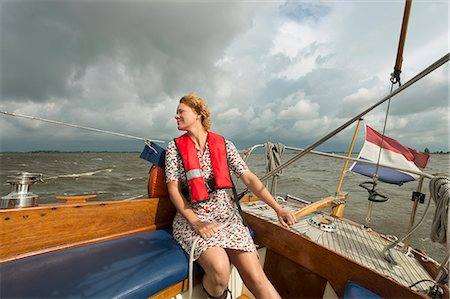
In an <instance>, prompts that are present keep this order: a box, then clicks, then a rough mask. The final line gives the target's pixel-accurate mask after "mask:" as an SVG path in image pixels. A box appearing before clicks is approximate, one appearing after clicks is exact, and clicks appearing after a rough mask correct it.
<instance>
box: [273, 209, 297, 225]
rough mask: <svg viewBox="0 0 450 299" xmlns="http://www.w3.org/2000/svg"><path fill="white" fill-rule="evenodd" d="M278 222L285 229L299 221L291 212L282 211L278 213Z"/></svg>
mask: <svg viewBox="0 0 450 299" xmlns="http://www.w3.org/2000/svg"><path fill="white" fill-rule="evenodd" d="M277 216H278V220H279V221H280V223H281V224H282V225H283V226H284V227H289V225H292V224H294V223H295V221H296V220H297V219H296V218H295V214H294V213H292V212H289V211H286V210H284V209H282V210H281V211H279V212H278V213H277Z"/></svg>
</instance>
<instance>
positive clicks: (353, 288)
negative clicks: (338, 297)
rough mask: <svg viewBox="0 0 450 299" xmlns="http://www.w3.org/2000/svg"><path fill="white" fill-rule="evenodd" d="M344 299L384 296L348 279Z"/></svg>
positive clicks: (380, 298) (376, 298)
mask: <svg viewBox="0 0 450 299" xmlns="http://www.w3.org/2000/svg"><path fill="white" fill-rule="evenodd" d="M343 299H382V297H380V296H378V295H377V294H375V293H374V292H372V291H369V290H368V289H366V288H364V287H362V286H360V285H359V284H357V283H355V282H353V281H348V282H347V283H346V284H345V289H344V297H343Z"/></svg>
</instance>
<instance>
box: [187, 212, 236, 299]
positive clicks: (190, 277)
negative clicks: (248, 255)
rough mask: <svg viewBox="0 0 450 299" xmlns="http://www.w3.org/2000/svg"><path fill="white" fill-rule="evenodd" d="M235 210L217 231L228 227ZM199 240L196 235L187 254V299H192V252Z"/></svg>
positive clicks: (198, 236)
mask: <svg viewBox="0 0 450 299" xmlns="http://www.w3.org/2000/svg"><path fill="white" fill-rule="evenodd" d="M236 211H237V210H236V209H235V210H234V211H233V213H232V214H231V216H230V217H228V219H227V220H226V221H225V222H224V223H223V224H221V225H220V226H219V227H218V228H217V230H218V231H219V230H221V229H223V228H224V227H226V226H228V224H229V223H230V222H231V219H233V217H234V216H235V215H236ZM200 238H201V236H200V235H197V236H196V237H195V239H194V241H193V242H192V247H191V251H190V253H189V296H188V298H189V299H192V289H193V288H194V279H193V278H194V277H193V276H194V274H193V273H194V251H195V247H196V246H197V242H198V240H199V239H200Z"/></svg>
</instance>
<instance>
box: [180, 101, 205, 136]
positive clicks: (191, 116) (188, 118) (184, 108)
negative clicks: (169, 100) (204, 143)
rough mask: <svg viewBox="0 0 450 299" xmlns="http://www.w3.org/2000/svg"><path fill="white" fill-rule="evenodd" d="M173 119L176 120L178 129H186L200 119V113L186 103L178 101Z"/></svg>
mask: <svg viewBox="0 0 450 299" xmlns="http://www.w3.org/2000/svg"><path fill="white" fill-rule="evenodd" d="M175 119H176V120H177V126H178V130H180V131H181V130H182V131H186V130H188V129H189V128H191V127H192V126H193V125H194V124H195V123H196V122H198V121H200V115H198V114H197V113H196V112H195V111H194V110H193V109H192V108H191V107H189V106H188V105H186V104H183V103H180V104H179V105H178V107H177V113H176V115H175Z"/></svg>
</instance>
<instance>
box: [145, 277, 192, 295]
mask: <svg viewBox="0 0 450 299" xmlns="http://www.w3.org/2000/svg"><path fill="white" fill-rule="evenodd" d="M188 288H189V279H185V280H183V281H180V282H178V283H176V284H174V285H171V286H170V287H168V288H165V289H164V290H162V291H160V292H158V293H156V294H154V295H152V296H150V297H148V299H168V298H172V297H175V296H176V295H178V294H180V293H182V292H184V291H186V290H187V289H188Z"/></svg>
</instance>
